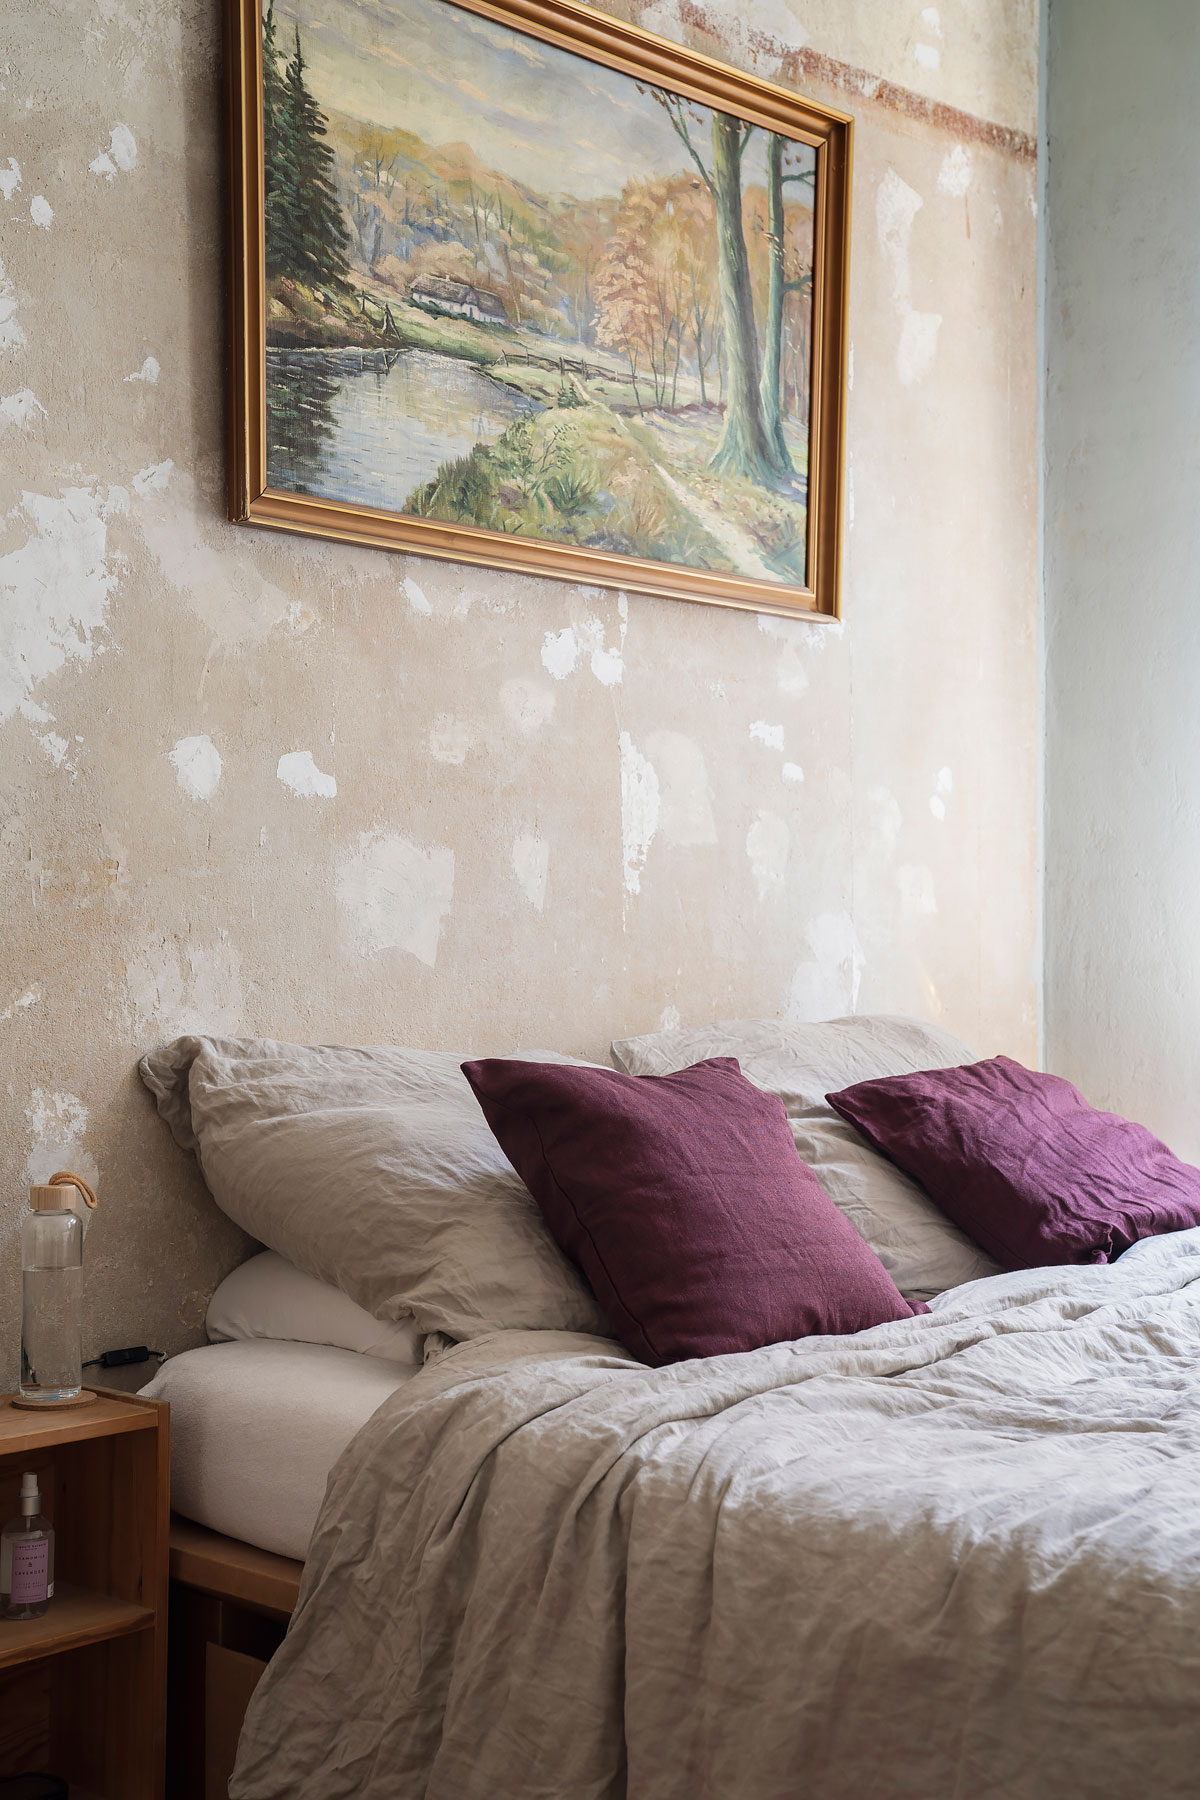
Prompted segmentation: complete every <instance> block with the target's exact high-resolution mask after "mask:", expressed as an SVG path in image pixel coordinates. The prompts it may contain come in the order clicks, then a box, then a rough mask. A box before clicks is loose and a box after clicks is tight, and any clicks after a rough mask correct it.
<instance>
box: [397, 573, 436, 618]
mask: <svg viewBox="0 0 1200 1800" xmlns="http://www.w3.org/2000/svg"><path fill="white" fill-rule="evenodd" d="M400 592H401V593H402V594H403V595H404V598H405V599H406V600H407V601H408V604H409V605H410V606H411V607H412V609H413V611H414V612H415V613H420V614H421V616H422V617H423V618H426V619H431V618H432V617H433V607H432V606H431V605H430V604H429V601H428V599H427V598H426V595H425V590H424V589H423V588H419V587H418V586H417V584H416V582H415V581H414V580H413V578H412V576H411V575H406V576H405V577H404V580H403V581H402V582H401V583H400Z"/></svg>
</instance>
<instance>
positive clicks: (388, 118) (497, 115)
mask: <svg viewBox="0 0 1200 1800" xmlns="http://www.w3.org/2000/svg"><path fill="white" fill-rule="evenodd" d="M275 13H276V19H277V22H278V24H279V25H280V27H281V30H280V37H281V39H282V40H283V45H284V47H285V48H289V49H290V41H291V37H292V27H293V25H295V24H298V25H299V27H300V38H301V44H302V46H303V49H304V55H305V58H306V60H307V61H308V63H309V71H310V80H311V83H312V87H313V91H314V93H315V95H316V97H317V100H318V102H319V103H320V104H321V105H322V106H324V107H326V108H332V109H334V110H336V111H338V112H343V113H348V114H350V115H351V116H352V117H355V118H358V119H360V120H363V121H366V122H369V123H371V124H375V125H382V126H384V127H388V128H390V127H396V126H399V127H401V128H403V129H404V130H407V131H413V132H416V133H417V135H418V136H420V137H422V138H424V139H425V140H426V142H428V143H432V144H449V143H455V142H458V141H460V140H461V141H465V142H466V143H468V144H469V145H470V146H471V148H472V150H474V151H475V153H476V155H477V156H479V157H480V158H481V159H482V161H483V162H484V163H486V164H489V165H491V166H492V167H494V168H498V169H502V170H503V171H504V173H505V174H507V175H509V176H510V177H513V178H515V179H516V180H518V181H520V182H523V183H525V184H526V185H528V186H529V187H531V188H533V189H535V190H537V191H540V192H541V193H560V194H571V195H574V196H575V197H576V198H577V199H580V200H590V199H595V198H596V197H598V196H599V195H602V194H614V193H619V192H620V190H621V187H622V186H623V184H624V183H625V182H626V181H628V180H629V179H630V178H631V177H646V176H651V175H670V174H674V173H675V172H676V171H678V170H681V169H684V168H690V167H691V164H690V163H689V162H688V157H687V152H686V151H685V150H684V148H683V146H682V145H681V144H680V142H679V139H678V138H677V137H676V135H675V133H674V131H673V130H672V128H671V125H670V122H669V120H668V119H667V117H666V115H665V113H663V111H662V110H661V108H659V107H658V106H656V105H655V104H654V103H653V102H652V101H651V100H650V99H649V98H648V97H647V96H643V95H641V94H639V93H638V91H637V87H636V85H635V84H634V82H633V81H632V80H631V79H630V77H629V76H627V75H622V74H619V73H618V72H617V71H616V70H614V69H608V68H606V67H604V65H603V64H601V63H594V62H589V61H586V60H585V59H583V58H582V57H578V56H573V55H571V54H569V53H568V52H566V51H563V50H558V49H556V48H555V47H554V46H553V45H550V44H545V43H542V42H541V41H540V40H538V39H536V38H533V37H526V36H525V35H524V34H523V33H521V32H516V31H511V30H509V29H508V28H507V27H506V26H503V25H499V24H497V23H496V22H494V21H493V20H491V19H485V18H482V17H480V16H479V15H478V14H475V13H471V12H468V11H466V10H465V9H464V8H462V7H458V6H453V5H449V4H446V3H445V0H307V3H306V0H299V4H297V3H296V0H277V3H276V8H275ZM699 135H700V137H701V141H703V140H704V139H705V138H706V137H707V132H706V131H704V130H702V131H701V132H700V134H699ZM762 170H763V134H762V133H761V132H755V134H754V136H753V138H752V139H751V140H750V144H749V145H748V147H747V152H746V159H745V164H744V178H745V181H746V183H747V185H749V184H750V183H752V182H755V181H758V180H760V179H761V178H762ZM802 192H803V190H796V189H793V190H792V194H793V195H794V196H795V197H796V198H799V197H800V194H801V193H802Z"/></svg>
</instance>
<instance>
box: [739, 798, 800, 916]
mask: <svg viewBox="0 0 1200 1800" xmlns="http://www.w3.org/2000/svg"><path fill="white" fill-rule="evenodd" d="M791 842H792V834H791V832H790V831H789V830H788V828H787V822H786V821H785V820H784V819H781V818H780V817H779V815H778V813H773V812H766V811H760V812H759V814H758V816H757V817H756V818H755V820H754V822H753V823H752V825H751V826H750V829H749V831H748V832H747V833H746V855H747V856H748V857H749V859H750V873H751V875H752V876H753V878H754V886H755V888H756V889H757V891H758V897H759V899H760V900H766V899H768V898H769V897H770V896H771V895H772V894H781V893H782V892H783V884H784V878H785V876H786V874H787V860H788V851H789V850H790V849H791Z"/></svg>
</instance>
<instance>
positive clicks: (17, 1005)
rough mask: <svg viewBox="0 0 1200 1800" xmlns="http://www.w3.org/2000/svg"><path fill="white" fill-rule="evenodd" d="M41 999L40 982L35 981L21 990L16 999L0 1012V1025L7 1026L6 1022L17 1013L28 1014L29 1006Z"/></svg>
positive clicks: (34, 1004)
mask: <svg viewBox="0 0 1200 1800" xmlns="http://www.w3.org/2000/svg"><path fill="white" fill-rule="evenodd" d="M41 997H42V989H41V983H40V982H37V981H35V982H33V983H32V985H31V986H29V987H27V988H22V990H21V992H20V993H19V994H18V995H17V996H16V998H15V999H14V1000H10V1001H9V1003H8V1005H7V1006H6V1007H5V1009H4V1011H3V1012H0V1025H7V1024H8V1021H9V1020H10V1019H15V1018H16V1016H17V1014H18V1013H22V1012H28V1010H29V1008H30V1007H31V1006H36V1005H37V1003H38V1001H39V1000H40V999H41Z"/></svg>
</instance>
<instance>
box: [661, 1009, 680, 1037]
mask: <svg viewBox="0 0 1200 1800" xmlns="http://www.w3.org/2000/svg"><path fill="white" fill-rule="evenodd" d="M658 1029H659V1030H660V1031H678V1030H679V1008H678V1007H677V1006H664V1007H663V1009H662V1011H661V1012H660V1013H659V1015H658Z"/></svg>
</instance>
